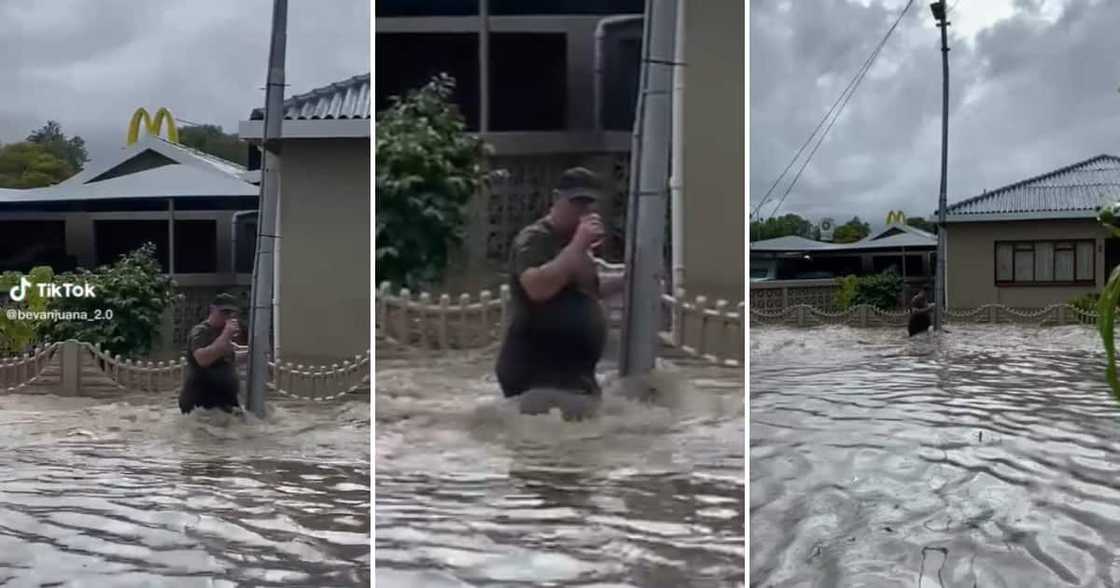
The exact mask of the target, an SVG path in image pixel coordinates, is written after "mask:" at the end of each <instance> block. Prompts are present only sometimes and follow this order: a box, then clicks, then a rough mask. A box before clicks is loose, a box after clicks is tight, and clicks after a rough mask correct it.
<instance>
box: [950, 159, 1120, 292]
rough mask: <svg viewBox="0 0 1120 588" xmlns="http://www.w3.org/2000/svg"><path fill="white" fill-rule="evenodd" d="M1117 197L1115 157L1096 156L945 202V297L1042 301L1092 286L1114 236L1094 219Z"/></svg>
mask: <svg viewBox="0 0 1120 588" xmlns="http://www.w3.org/2000/svg"><path fill="white" fill-rule="evenodd" d="M1117 200H1120V157H1116V156H1112V155H1098V156H1096V157H1093V158H1090V159H1087V160H1085V161H1081V162H1078V163H1074V164H1072V165H1069V166H1066V167H1063V168H1061V169H1057V170H1054V171H1052V172H1049V173H1045V174H1042V175H1039V176H1036V177H1033V178H1028V179H1026V180H1022V181H1020V182H1016V183H1014V184H1011V185H1009V186H1005V187H1002V188H999V189H998V190H992V191H987V192H984V193H983V194H981V195H979V196H975V197H973V198H969V199H967V200H963V201H961V202H957V203H955V204H952V205H950V206H949V207H948V208H947V209H946V224H947V230H946V260H947V266H946V274H947V275H946V280H945V284H946V287H947V295H946V302H947V304H948V305H949V307H950V308H957V309H965V308H975V307H978V306H982V305H984V304H1004V305H1007V306H1010V307H1018V308H1041V307H1044V306H1047V305H1050V304H1061V303H1066V302H1069V301H1070V299H1072V298H1075V297H1077V296H1080V295H1083V294H1087V293H1090V292H1099V291H1100V289H1101V288H1102V287H1103V286H1104V283H1105V281H1106V280H1107V279H1108V275H1109V273H1110V272H1111V271H1112V268H1114V267H1115V266H1116V265H1117V264H1118V263H1120V240H1118V239H1115V238H1112V237H1111V234H1110V233H1109V232H1108V231H1107V230H1106V229H1105V228H1104V227H1102V226H1101V225H1100V224H1099V223H1098V222H1097V220H1096V215H1097V211H1098V210H1099V208H1100V207H1101V206H1102V205H1105V204H1110V203H1113V202H1116V201H1117Z"/></svg>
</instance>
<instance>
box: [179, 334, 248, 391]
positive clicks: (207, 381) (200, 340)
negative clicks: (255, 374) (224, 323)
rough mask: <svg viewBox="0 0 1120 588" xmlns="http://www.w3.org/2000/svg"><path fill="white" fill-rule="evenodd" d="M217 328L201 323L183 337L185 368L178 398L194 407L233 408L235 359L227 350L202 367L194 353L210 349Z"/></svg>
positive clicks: (235, 385) (235, 379)
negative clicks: (220, 356) (185, 346)
mask: <svg viewBox="0 0 1120 588" xmlns="http://www.w3.org/2000/svg"><path fill="white" fill-rule="evenodd" d="M221 334H222V330H221V329H217V328H215V327H212V326H210V323H208V322H205V321H204V322H202V323H199V324H197V325H195V326H194V327H193V328H191V332H190V335H189V336H188V337H187V365H186V367H185V369H184V370H183V391H182V399H183V400H184V401H189V402H190V403H192V404H197V405H207V406H212V405H230V406H233V405H237V404H238V400H237V393H238V388H239V384H238V380H237V368H236V361H237V360H236V358H235V356H234V352H233V351H232V350H231V351H230V352H228V353H226V354H225V355H224V356H223V357H222V358H220V359H218V360H217V361H215V362H214V363H212V364H210V365H208V366H206V367H202V366H201V365H199V364H198V360H197V359H195V357H194V352H195V351H197V350H199V349H202V348H204V347H208V346H210V344H212V343H213V342H214V340H215V339H217V338H218V336H219V335H221Z"/></svg>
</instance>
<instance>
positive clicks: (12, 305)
mask: <svg viewBox="0 0 1120 588" xmlns="http://www.w3.org/2000/svg"><path fill="white" fill-rule="evenodd" d="M21 277H24V276H23V275H22V274H20V273H18V272H4V273H3V274H0V295H2V296H4V297H5V298H6V297H7V294H8V292H9V291H10V290H11V289H12V288H14V287H16V286H18V285H19V284H20V278H21ZM26 277H27V278H28V279H29V280H30V281H31V282H32V283H33V284H45V283H49V282H51V281H53V280H54V271H52V270H51V268H49V267H36V268H34V269H32V270H31V271H30V272H29V273H28V275H27V276H26ZM46 308H47V300H46V298H44V297H43V296H41V295H40V294H39V289H38V288H29V289H27V290H26V298H24V300H23V301H22V302H15V301H9V302H8V303H7V304H6V306H5V310H7V309H20V310H26V311H29V312H40V311H43V310H46ZM41 326H42V322H41V321H38V320H29V319H25V318H19V317H15V318H9V317H8V316H7V313H6V312H0V356H4V355H10V354H13V353H23V352H25V351H27V350H28V349H30V348H31V347H33V346H34V345H35V344H37V343H38V342H39V328H40V327H41Z"/></svg>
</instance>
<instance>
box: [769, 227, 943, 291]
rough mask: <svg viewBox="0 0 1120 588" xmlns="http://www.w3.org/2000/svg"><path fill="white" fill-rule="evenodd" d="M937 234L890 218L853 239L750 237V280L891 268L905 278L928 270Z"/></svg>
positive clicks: (920, 275) (922, 275) (927, 274)
mask: <svg viewBox="0 0 1120 588" xmlns="http://www.w3.org/2000/svg"><path fill="white" fill-rule="evenodd" d="M936 250H937V237H936V236H934V235H932V234H930V233H927V232H925V231H923V230H921V229H918V228H915V227H912V226H910V225H906V224H902V223H892V224H889V225H887V226H886V227H884V228H883V229H882V230H880V231H879V232H877V233H873V234H871V235H868V236H867V237H865V238H863V239H861V240H859V241H856V242H854V243H829V242H825V241H814V240H812V239H806V238H804V237H799V236H796V235H789V236H786V237H778V238H776V239H766V240H762V241H754V242H752V243H751V282H752V283H754V282H761V281H771V280H813V279H828V278H836V277H841V276H848V275H856V276H862V275H868V274H877V273H881V272H883V271H886V270H888V269H894V270H895V271H897V272H898V273H899V274H900V275H902V276H904V277H905V278H907V280H908V281H910V282H915V281H917V282H921V281H926V280H928V279H929V278H930V276H932V275H933V267H934V265H933V264H934V255H935V252H936Z"/></svg>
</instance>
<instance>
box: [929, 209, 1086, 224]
mask: <svg viewBox="0 0 1120 588" xmlns="http://www.w3.org/2000/svg"><path fill="white" fill-rule="evenodd" d="M1095 218H1097V211H1095V210H1046V211H1034V212H998V213H985V214H946V215H945V223H946V224H956V223H984V222H986V223H990V222H1012V221H1040V220H1090V219H1095Z"/></svg>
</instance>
